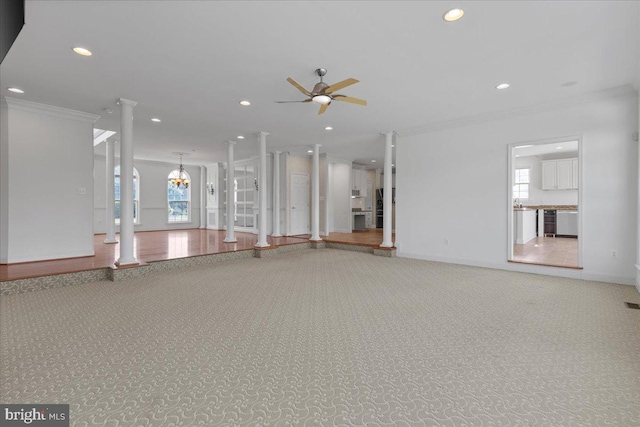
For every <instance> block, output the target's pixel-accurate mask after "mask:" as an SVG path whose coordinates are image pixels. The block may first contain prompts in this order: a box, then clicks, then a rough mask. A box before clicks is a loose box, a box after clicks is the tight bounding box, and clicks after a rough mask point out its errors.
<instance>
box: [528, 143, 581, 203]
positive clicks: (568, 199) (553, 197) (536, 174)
mask: <svg viewBox="0 0 640 427" xmlns="http://www.w3.org/2000/svg"><path fill="white" fill-rule="evenodd" d="M571 157H573V158H577V157H578V154H577V153H574V155H573V156H571ZM515 166H516V168H518V169H519V168H529V169H530V170H529V179H530V184H529V199H528V200H521V203H522V204H523V205H525V206H531V205H577V204H578V190H543V189H542V164H541V161H540V157H538V156H526V157H518V158H516V161H515Z"/></svg>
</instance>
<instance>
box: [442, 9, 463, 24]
mask: <svg viewBox="0 0 640 427" xmlns="http://www.w3.org/2000/svg"><path fill="white" fill-rule="evenodd" d="M462 15H464V10H462V9H451V10H449V11H447V13H445V14H444V16H443V17H442V19H444V20H445V21H447V22H453V21H457V20H458V19H460V18H462Z"/></svg>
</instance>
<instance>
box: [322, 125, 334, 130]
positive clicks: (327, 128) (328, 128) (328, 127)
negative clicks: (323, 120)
mask: <svg viewBox="0 0 640 427" xmlns="http://www.w3.org/2000/svg"><path fill="white" fill-rule="evenodd" d="M324 130H333V128H332V127H331V126H327V127H326V128H324Z"/></svg>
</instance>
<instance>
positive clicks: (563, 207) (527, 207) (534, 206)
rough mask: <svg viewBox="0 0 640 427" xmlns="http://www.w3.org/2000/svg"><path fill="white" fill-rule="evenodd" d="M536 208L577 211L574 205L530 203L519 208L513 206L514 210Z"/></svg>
mask: <svg viewBox="0 0 640 427" xmlns="http://www.w3.org/2000/svg"><path fill="white" fill-rule="evenodd" d="M536 209H545V210H556V211H577V210H578V206H576V205H532V206H523V207H521V208H513V210H514V211H532V210H536Z"/></svg>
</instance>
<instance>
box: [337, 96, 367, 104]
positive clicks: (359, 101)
mask: <svg viewBox="0 0 640 427" xmlns="http://www.w3.org/2000/svg"><path fill="white" fill-rule="evenodd" d="M333 99H335V100H336V101H344V102H351V103H352V104H358V105H367V101H365V100H364V99H359V98H353V97H351V96H344V95H334V98H333Z"/></svg>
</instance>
